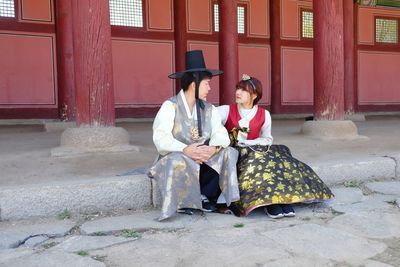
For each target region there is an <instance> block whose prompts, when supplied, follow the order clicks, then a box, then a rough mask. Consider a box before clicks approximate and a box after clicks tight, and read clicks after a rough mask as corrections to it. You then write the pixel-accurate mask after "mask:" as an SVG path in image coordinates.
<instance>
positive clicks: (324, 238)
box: [262, 224, 386, 262]
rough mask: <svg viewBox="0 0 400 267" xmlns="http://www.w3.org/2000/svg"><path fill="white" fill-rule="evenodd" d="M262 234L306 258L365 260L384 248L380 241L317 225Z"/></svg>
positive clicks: (297, 226) (348, 260) (299, 226)
mask: <svg viewBox="0 0 400 267" xmlns="http://www.w3.org/2000/svg"><path fill="white" fill-rule="evenodd" d="M262 235H264V236H266V237H268V238H269V239H271V240H272V241H274V242H275V243H276V244H277V246H282V247H284V248H285V249H287V250H290V251H291V252H292V253H294V254H295V255H296V254H298V255H304V254H305V253H307V255H308V257H312V258H323V259H330V260H335V261H339V262H341V261H345V262H354V261H361V260H366V259H368V258H370V257H373V256H374V255H376V254H378V253H381V252H383V251H384V250H385V249H386V245H385V244H383V243H379V242H375V241H369V240H367V239H365V238H362V237H359V236H356V235H353V234H351V233H348V232H345V231H341V230H338V229H335V228H328V227H325V226H321V225H317V224H302V225H296V226H293V227H289V228H281V229H276V230H272V231H266V232H262Z"/></svg>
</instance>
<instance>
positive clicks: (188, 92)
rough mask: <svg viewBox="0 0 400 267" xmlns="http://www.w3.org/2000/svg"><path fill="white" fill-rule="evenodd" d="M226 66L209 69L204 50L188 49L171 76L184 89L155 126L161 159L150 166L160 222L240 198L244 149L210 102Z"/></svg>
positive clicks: (164, 106) (166, 105)
mask: <svg viewBox="0 0 400 267" xmlns="http://www.w3.org/2000/svg"><path fill="white" fill-rule="evenodd" d="M220 74H222V71H220V70H211V69H207V68H206V66H205V62H204V58H203V53H202V51H200V50H196V51H188V52H186V69H185V70H184V71H181V72H176V73H173V74H171V75H169V77H170V78H172V79H181V85H182V86H181V87H182V90H181V91H180V92H179V93H178V95H176V96H173V97H171V98H170V99H168V100H167V101H165V102H164V103H163V104H162V106H161V108H160V110H159V111H158V113H157V115H156V118H155V120H154V124H153V141H154V144H155V146H156V148H157V151H158V152H159V157H158V159H157V160H156V162H155V163H154V165H153V166H152V167H151V168H150V170H149V176H150V177H151V178H154V179H155V180H156V181H157V185H158V187H159V189H160V192H161V197H162V206H161V215H160V217H159V220H160V221H161V220H164V219H167V218H169V217H171V216H172V215H174V214H175V212H177V211H178V212H183V213H186V214H192V209H201V210H203V211H206V212H211V211H214V210H215V203H216V202H218V203H226V205H227V206H229V205H230V203H231V202H234V201H237V200H239V189H238V184H237V176H236V161H237V158H238V152H237V151H236V150H235V149H233V148H231V147H229V143H230V140H229V136H228V133H227V131H226V129H225V128H224V127H223V126H222V124H221V119H220V116H219V113H218V111H217V109H216V108H215V107H214V106H213V105H212V104H210V103H208V102H206V101H205V100H206V97H207V94H208V92H209V91H210V90H211V88H210V84H209V82H210V80H211V78H212V77H213V76H215V75H220Z"/></svg>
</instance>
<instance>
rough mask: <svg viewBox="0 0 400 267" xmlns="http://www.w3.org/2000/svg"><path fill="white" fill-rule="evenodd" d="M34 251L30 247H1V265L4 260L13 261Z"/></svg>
mask: <svg viewBox="0 0 400 267" xmlns="http://www.w3.org/2000/svg"><path fill="white" fill-rule="evenodd" d="M33 253H34V251H33V250H32V249H29V248H17V249H0V265H1V264H2V263H3V262H6V261H11V260H13V259H16V258H20V257H23V256H28V255H32V254H33Z"/></svg>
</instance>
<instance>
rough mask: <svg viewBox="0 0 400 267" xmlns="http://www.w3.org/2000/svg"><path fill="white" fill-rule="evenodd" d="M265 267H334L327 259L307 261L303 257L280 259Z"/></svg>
mask: <svg viewBox="0 0 400 267" xmlns="http://www.w3.org/2000/svg"><path fill="white" fill-rule="evenodd" d="M263 266H265V267H282V266H284V267H321V266H334V265H333V263H332V262H331V261H328V260H326V259H317V258H314V259H307V258H302V257H290V258H286V259H279V260H277V261H273V262H268V264H265V265H263Z"/></svg>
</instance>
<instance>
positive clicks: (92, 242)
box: [52, 236, 137, 252]
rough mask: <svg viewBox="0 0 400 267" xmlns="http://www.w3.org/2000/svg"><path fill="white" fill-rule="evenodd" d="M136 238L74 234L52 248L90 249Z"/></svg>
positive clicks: (69, 249)
mask: <svg viewBox="0 0 400 267" xmlns="http://www.w3.org/2000/svg"><path fill="white" fill-rule="evenodd" d="M136 239H137V238H125V237H120V236H72V237H70V238H68V239H67V240H65V241H64V242H62V243H61V244H58V245H57V246H55V247H53V248H52V249H56V250H57V249H58V250H64V251H66V252H78V251H89V250H94V249H101V248H106V247H110V246H113V245H118V244H123V243H127V242H131V241H134V240H136Z"/></svg>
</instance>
